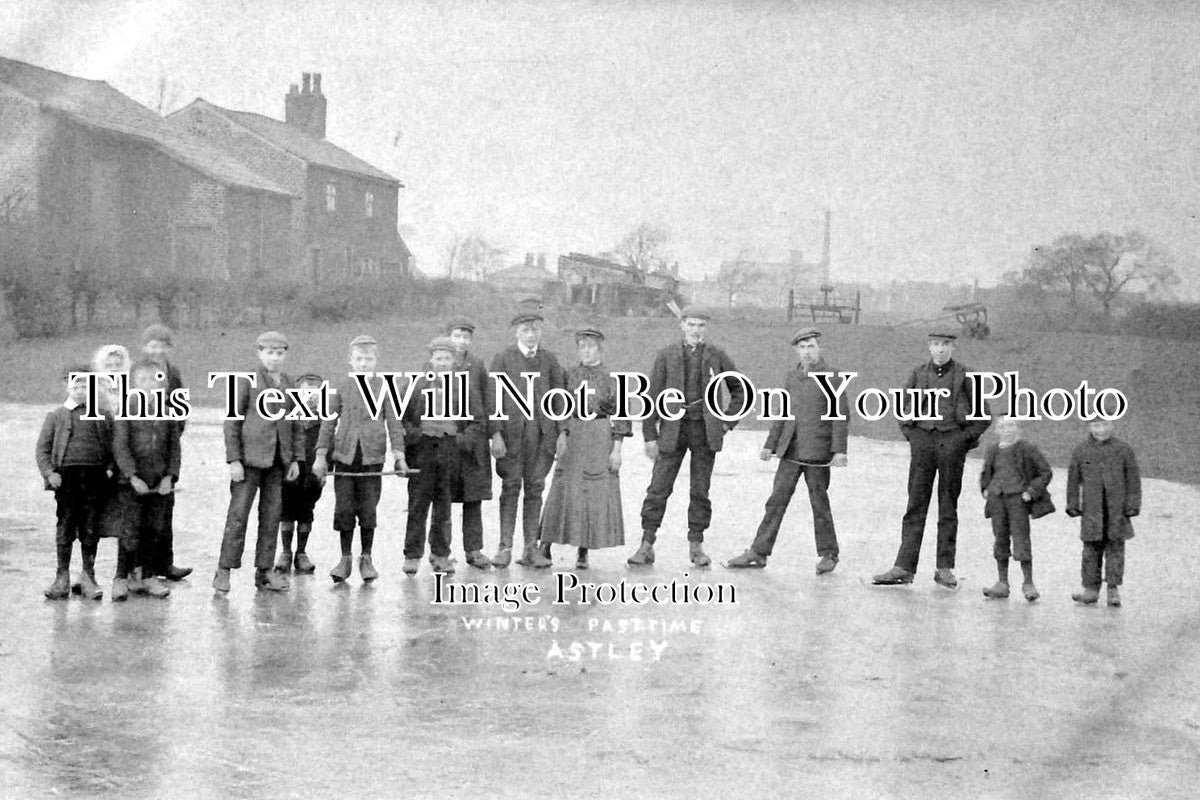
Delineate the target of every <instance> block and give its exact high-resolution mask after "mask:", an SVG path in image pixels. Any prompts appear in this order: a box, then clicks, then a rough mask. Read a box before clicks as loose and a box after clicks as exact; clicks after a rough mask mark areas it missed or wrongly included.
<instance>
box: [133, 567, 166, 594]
mask: <svg viewBox="0 0 1200 800" xmlns="http://www.w3.org/2000/svg"><path fill="white" fill-rule="evenodd" d="M142 575H143V571H142V568H141V567H137V568H136V569H134V571H133V577H132V580H131V581H130V591H132V592H133V593H134V594H145V595H149V596H150V597H159V598H162V597H166V596H168V595H169V594H171V589H170V587H168V586H167V585H166V584H165V583H163V582H162V581H161V580H159V579H158V578H156V577H155V576H153V575H151V576H150V577H148V578H144V577H142ZM134 586H136V587H137V588H136V589H135V588H133V587H134Z"/></svg>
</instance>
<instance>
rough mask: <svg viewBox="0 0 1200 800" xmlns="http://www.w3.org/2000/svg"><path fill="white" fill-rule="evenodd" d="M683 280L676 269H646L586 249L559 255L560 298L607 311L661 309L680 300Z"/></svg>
mask: <svg viewBox="0 0 1200 800" xmlns="http://www.w3.org/2000/svg"><path fill="white" fill-rule="evenodd" d="M681 283H682V281H680V280H679V277H678V275H677V274H675V270H674V269H673V270H671V271H669V272H668V271H662V270H658V271H653V272H642V271H641V270H639V269H636V268H634V267H629V266H626V265H624V264H618V263H616V262H613V261H608V260H606V259H603V258H597V257H596V256H588V255H583V254H582V253H571V254H569V255H565V256H559V257H558V281H557V286H556V289H557V292H558V294H559V297H558V298H557V299H558V300H559V301H561V302H565V303H571V304H583V305H588V306H591V307H592V308H594V309H596V310H597V311H599V312H601V313H605V314H645V313H654V312H657V311H661V310H662V309H663V308H664V307H665V305H666V304H667V303H668V302H670V301H675V302H677V303H678V302H679V288H680V285H681Z"/></svg>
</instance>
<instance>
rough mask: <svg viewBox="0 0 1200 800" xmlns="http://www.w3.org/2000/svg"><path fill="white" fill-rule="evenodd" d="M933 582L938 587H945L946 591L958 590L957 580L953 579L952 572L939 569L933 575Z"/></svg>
mask: <svg viewBox="0 0 1200 800" xmlns="http://www.w3.org/2000/svg"><path fill="white" fill-rule="evenodd" d="M933 582H934V583H936V584H937V585H938V586H945V587H946V588H947V589H957V588H958V578H956V577H954V570H952V569H939V570H937V571H935V572H934V573H933Z"/></svg>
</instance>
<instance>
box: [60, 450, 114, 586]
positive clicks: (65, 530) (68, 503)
mask: <svg viewBox="0 0 1200 800" xmlns="http://www.w3.org/2000/svg"><path fill="white" fill-rule="evenodd" d="M58 474H59V476H60V477H61V478H62V485H60V486H59V487H58V488H57V489H55V490H54V503H55V517H56V523H55V526H54V544H55V551H56V553H57V558H58V569H60V570H65V569H69V568H70V566H71V546H72V545H73V544H74V543H75V542H76V541H78V542H79V551H80V556H81V557H82V561H83V569H84V571H85V572H87V573H89V574H91V573H92V572H94V570H95V561H96V548H97V546H98V544H99V542H100V520H101V515H102V514H103V513H104V506H105V504H106V503H107V502H109V501H110V493H111V484H110V482H109V478H108V472H107V471H106V470H105V468H104V467H102V466H91V465H86V466H84V465H81V466H70V467H59V469H58Z"/></svg>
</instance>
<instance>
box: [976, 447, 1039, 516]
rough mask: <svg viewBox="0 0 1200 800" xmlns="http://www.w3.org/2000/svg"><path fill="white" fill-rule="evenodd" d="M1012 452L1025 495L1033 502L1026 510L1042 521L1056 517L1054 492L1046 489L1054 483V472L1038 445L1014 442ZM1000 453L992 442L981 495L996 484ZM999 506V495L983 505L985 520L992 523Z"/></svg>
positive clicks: (985, 456) (984, 461)
mask: <svg viewBox="0 0 1200 800" xmlns="http://www.w3.org/2000/svg"><path fill="white" fill-rule="evenodd" d="M1012 451H1013V455H1015V456H1016V457H1017V471H1018V472H1020V473H1021V480H1022V481H1023V482H1024V484H1025V485H1024V487H1023V488H1022V492H1029V495H1030V497H1031V498H1033V499H1032V500H1030V501H1029V502H1027V503H1026V504H1025V507H1026V508H1028V509H1029V516H1031V517H1033V518H1034V519H1038V518H1040V517H1044V516H1046V515H1047V514H1052V513H1053V512H1054V503H1053V501H1051V500H1050V492H1048V491H1047V490H1046V487H1047V486H1048V485H1049V484H1050V479H1051V478H1053V477H1054V472H1053V470H1051V469H1050V464H1049V463H1048V462H1047V461H1046V457H1045V456H1043V455H1042V451H1041V450H1038V448H1037V445H1035V444H1031V443H1030V442H1026V441H1024V440H1018V441H1016V442H1014V443H1013V446H1012ZM999 452H1000V443H999V442H992V444H990V445H989V446H988V449H987V452H986V453H985V454H984V456H983V471H982V472H980V473H979V490H980V491H984V490H985V489H987V488H988V484H989V483H991V481H992V475H993V473H994V472H995V469H996V454H997V453H999ZM999 502H1000V499H999V498H998V497H997V496H996V495H989V496H988V499H987V501H986V502H985V503H984V504H983V516H984V517H985V518H987V519H991V516H992V514H994V513H995V511H996V504H997V503H999Z"/></svg>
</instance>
